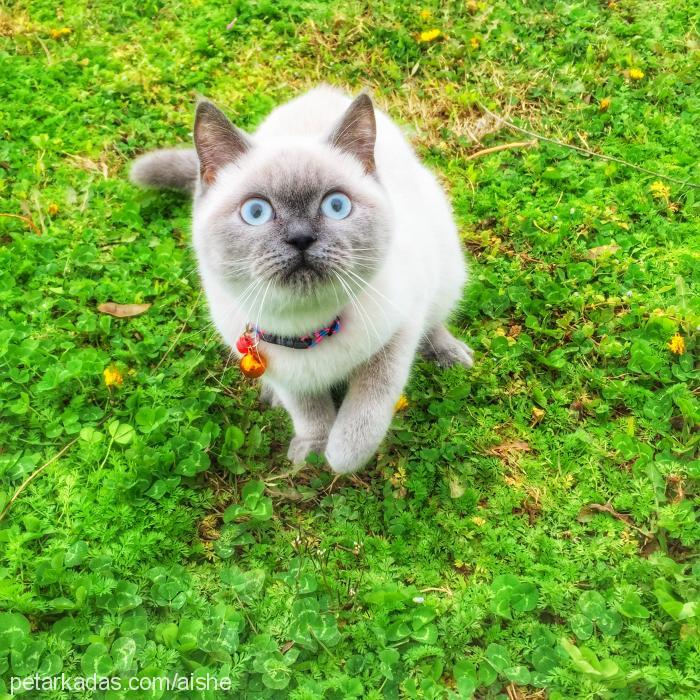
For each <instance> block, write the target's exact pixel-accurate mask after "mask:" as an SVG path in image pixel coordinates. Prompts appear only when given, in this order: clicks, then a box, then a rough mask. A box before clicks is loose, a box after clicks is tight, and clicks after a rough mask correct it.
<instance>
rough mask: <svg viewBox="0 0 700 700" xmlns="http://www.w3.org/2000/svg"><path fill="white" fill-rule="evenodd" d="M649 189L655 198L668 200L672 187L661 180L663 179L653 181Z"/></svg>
mask: <svg viewBox="0 0 700 700" xmlns="http://www.w3.org/2000/svg"><path fill="white" fill-rule="evenodd" d="M649 191H650V192H651V195H652V197H654V199H663V200H664V201H666V202H667V201H668V198H669V197H670V196H671V188H670V187H669V186H668V185H665V184H664V183H663V182H661V180H656V181H655V182H652V183H651V185H649Z"/></svg>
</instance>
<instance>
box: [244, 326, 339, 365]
mask: <svg viewBox="0 0 700 700" xmlns="http://www.w3.org/2000/svg"><path fill="white" fill-rule="evenodd" d="M340 328H341V325H340V318H339V317H337V316H336V317H335V319H334V320H333V322H332V323H331V324H330V325H328V326H325V327H324V328H319V329H318V330H317V331H314V332H313V333H310V334H309V335H303V336H301V337H299V336H285V335H277V334H276V333H268V332H267V331H264V330H262V328H258V326H254V325H253V324H250V323H249V324H248V325H247V326H246V329H245V331H244V333H243V335H241V337H240V338H239V339H238V340H237V341H236V349H237V350H238V352H240V353H241V355H243V357H242V358H241V361H240V368H241V371H242V372H243V374H245V376H246V377H252V378H255V377H259V376H261V375H262V374H263V373H264V372H265V369H266V368H267V360H266V359H265V356H264V355H263V354H262V353H261V352H260V348H259V347H258V346H259V343H260V341H261V340H262V341H263V342H265V343H271V344H272V345H281V346H283V347H285V348H292V349H293V350H308V349H309V348H313V347H314V346H316V345H318V344H319V343H320V342H321V341H322V340H323V339H324V338H329V337H330V336H332V335H335V334H336V333H338V332H339V331H340Z"/></svg>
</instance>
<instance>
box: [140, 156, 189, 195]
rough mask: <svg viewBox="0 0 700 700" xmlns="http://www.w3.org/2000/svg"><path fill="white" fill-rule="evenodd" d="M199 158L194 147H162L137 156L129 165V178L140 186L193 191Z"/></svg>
mask: <svg viewBox="0 0 700 700" xmlns="http://www.w3.org/2000/svg"><path fill="white" fill-rule="evenodd" d="M198 174H199V160H198V158H197V152H196V151H195V150H194V148H162V149H160V150H158V151H151V152H150V153H145V154H144V155H142V156H139V157H138V158H137V159H136V160H135V161H134V164H133V165H132V166H131V172H130V173H129V179H130V180H131V181H132V182H133V183H134V184H135V185H140V186H141V187H156V188H163V189H171V190H183V191H185V192H190V193H192V192H194V189H195V186H196V184H197V178H198Z"/></svg>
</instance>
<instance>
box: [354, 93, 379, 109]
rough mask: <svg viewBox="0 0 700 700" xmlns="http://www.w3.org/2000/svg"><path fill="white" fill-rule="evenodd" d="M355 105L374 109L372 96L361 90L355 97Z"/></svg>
mask: <svg viewBox="0 0 700 700" xmlns="http://www.w3.org/2000/svg"><path fill="white" fill-rule="evenodd" d="M355 105H356V106H357V107H363V108H369V109H374V103H373V102H372V98H371V97H370V96H369V95H368V94H367V93H366V92H361V93H360V94H359V95H358V96H357V97H356V98H355Z"/></svg>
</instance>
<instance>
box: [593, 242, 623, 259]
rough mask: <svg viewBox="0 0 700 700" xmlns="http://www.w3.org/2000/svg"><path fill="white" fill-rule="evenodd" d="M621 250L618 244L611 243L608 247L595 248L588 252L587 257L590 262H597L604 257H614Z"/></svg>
mask: <svg viewBox="0 0 700 700" xmlns="http://www.w3.org/2000/svg"><path fill="white" fill-rule="evenodd" d="M618 250H620V246H619V245H617V243H609V244H608V245H599V246H596V247H595V248H591V249H590V250H588V251H587V252H586V257H587V258H588V259H589V260H597V259H598V258H602V257H603V256H604V255H613V254H614V253H617V251H618Z"/></svg>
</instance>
